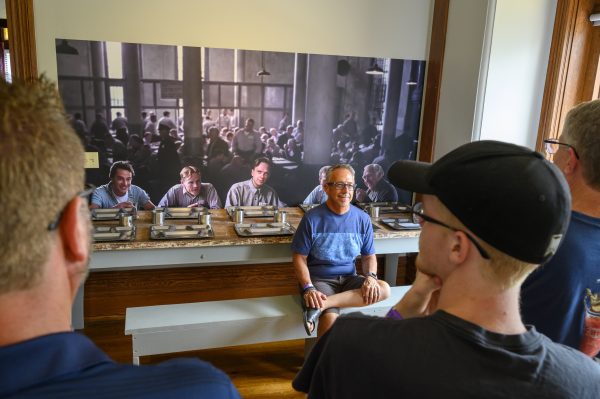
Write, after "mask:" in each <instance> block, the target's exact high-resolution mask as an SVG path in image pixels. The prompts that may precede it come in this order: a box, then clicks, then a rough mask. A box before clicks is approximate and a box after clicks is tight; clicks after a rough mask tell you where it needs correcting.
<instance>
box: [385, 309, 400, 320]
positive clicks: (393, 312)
mask: <svg viewBox="0 0 600 399" xmlns="http://www.w3.org/2000/svg"><path fill="white" fill-rule="evenodd" d="M385 318H386V319H394V320H404V317H402V315H401V314H400V312H398V311H397V310H396V309H394V308H391V309H390V310H389V311H388V312H387V314H386V315H385Z"/></svg>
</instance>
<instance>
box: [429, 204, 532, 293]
mask: <svg viewBox="0 0 600 399" xmlns="http://www.w3.org/2000/svg"><path fill="white" fill-rule="evenodd" d="M435 200H436V201H437V202H438V204H439V205H440V207H439V209H440V215H441V216H442V217H441V220H443V221H444V223H446V224H448V225H449V226H452V227H455V228H457V229H461V230H465V231H468V232H469V234H470V235H472V236H473V237H474V238H475V239H476V240H477V242H478V243H479V244H480V245H481V247H482V248H483V249H484V250H485V251H486V252H487V253H488V255H489V256H490V259H489V261H488V264H487V265H485V266H484V267H482V268H481V270H480V273H481V275H482V276H483V277H484V279H486V280H487V281H490V282H492V283H494V284H496V285H497V286H498V287H499V288H500V289H502V290H505V289H508V288H511V287H513V286H515V285H517V284H521V283H522V282H523V280H525V278H526V277H527V276H528V275H529V273H531V272H532V271H533V270H534V269H535V268H536V267H537V266H538V265H536V264H532V263H527V262H523V261H521V260H518V259H515V258H513V257H512V256H510V255H507V254H506V253H504V252H502V251H500V250H499V249H497V248H495V247H493V246H491V245H490V244H488V243H487V242H485V241H483V240H482V239H481V238H479V237H478V236H477V235H475V234H474V233H473V232H472V231H470V230H469V228H468V227H466V226H465V225H464V224H463V223H462V222H461V221H460V220H459V219H458V218H457V217H456V216H454V214H453V213H452V212H450V210H449V209H448V208H446V206H445V205H444V204H443V203H442V202H441V201H440V200H439V199H438V198H437V197H435Z"/></svg>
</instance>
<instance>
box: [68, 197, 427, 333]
mask: <svg viewBox="0 0 600 399" xmlns="http://www.w3.org/2000/svg"><path fill="white" fill-rule="evenodd" d="M283 210H285V211H286V212H287V214H288V222H289V223H290V224H291V225H292V226H294V227H297V226H298V223H299V222H300V219H301V218H302V215H303V214H304V213H303V211H302V210H301V209H300V208H283ZM210 213H211V214H212V227H213V230H214V233H215V235H214V238H211V239H193V240H190V239H185V240H151V239H150V226H151V224H152V212H148V211H140V212H139V213H138V218H137V219H136V220H135V222H134V224H135V226H136V239H135V240H134V241H131V242H104V243H94V244H93V253H92V256H91V259H90V272H96V271H107V270H133V269H149V268H170V267H182V266H184V267H204V266H219V265H232V264H266V263H278V262H291V259H292V253H291V250H290V244H291V241H292V237H291V236H263V237H239V236H238V235H237V234H236V232H235V230H234V227H233V226H234V223H233V222H232V221H231V218H230V217H229V216H228V214H227V212H226V210H224V209H216V210H211V211H210ZM246 221H247V222H250V223H252V222H254V223H257V222H264V221H270V219H265V218H252V219H250V218H247V219H246V220H244V222H246ZM166 223H167V224H171V223H172V224H192V223H195V222H193V221H191V220H166ZM116 224H117V222H116V221H114V222H95V225H116ZM373 226H374V237H375V243H374V244H375V251H376V253H377V254H380V255H385V280H386V281H387V282H388V283H389V284H391V285H395V282H396V273H397V265H398V258H399V256H400V255H401V254H403V253H409V252H417V251H418V237H419V231H418V230H416V231H394V230H390V229H389V228H387V227H385V226H384V225H383V224H381V223H379V221H378V220H373ZM83 297H84V290H83V286H82V287H81V288H80V291H79V292H78V294H77V298H76V300H75V303H74V306H73V327H74V328H76V329H79V328H83V325H84V323H83V318H84V314H83Z"/></svg>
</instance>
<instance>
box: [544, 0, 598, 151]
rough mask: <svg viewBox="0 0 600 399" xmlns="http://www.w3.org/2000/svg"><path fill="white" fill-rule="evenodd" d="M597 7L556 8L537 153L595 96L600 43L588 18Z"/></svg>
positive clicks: (562, 4) (583, 3)
mask: <svg viewBox="0 0 600 399" xmlns="http://www.w3.org/2000/svg"><path fill="white" fill-rule="evenodd" d="M596 3H598V4H599V5H600V1H598V0H558V2H557V4H556V16H555V20H554V29H553V32H552V43H551V46H550V56H549V60H548V69H547V71H546V83H545V86H544V96H543V99H542V108H541V112H540V123H539V127H538V137H537V142H536V149H537V150H538V151H542V149H543V141H544V139H547V138H556V137H558V136H559V135H560V132H561V130H562V126H563V124H564V119H565V117H566V114H567V112H569V110H570V109H571V108H573V107H574V106H575V105H577V104H579V103H581V102H583V101H589V100H591V99H592V96H593V95H594V93H593V91H594V88H595V86H596V85H597V84H596V82H595V81H594V79H595V76H596V72H597V68H598V60H597V58H596V59H595V60H593V59H591V57H593V54H594V53H595V54H598V53H597V51H598V49H599V46H600V41H599V40H598V39H597V37H598V33H599V31H596V32H595V34H594V27H593V25H592V23H591V22H590V21H589V16H590V14H592V13H593V12H594V11H597V7H598V6H596V5H595V4H596ZM595 37H596V39H595ZM590 80H591V81H590ZM596 95H597V93H596Z"/></svg>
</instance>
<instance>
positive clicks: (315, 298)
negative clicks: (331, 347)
mask: <svg viewBox="0 0 600 399" xmlns="http://www.w3.org/2000/svg"><path fill="white" fill-rule="evenodd" d="M306 259H307V256H306V255H301V254H299V253H296V252H294V254H293V256H292V264H293V265H294V272H295V273H296V278H297V279H298V283H300V287H306V286H307V285H312V281H311V279H310V272H309V271H308V262H307V260H306ZM326 298H327V296H326V295H325V294H323V293H322V292H319V291H317V290H316V289H312V290H308V291H306V292H304V294H303V299H304V303H305V304H306V306H307V307H309V308H319V309H320V308H322V307H323V300H324V299H326Z"/></svg>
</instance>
